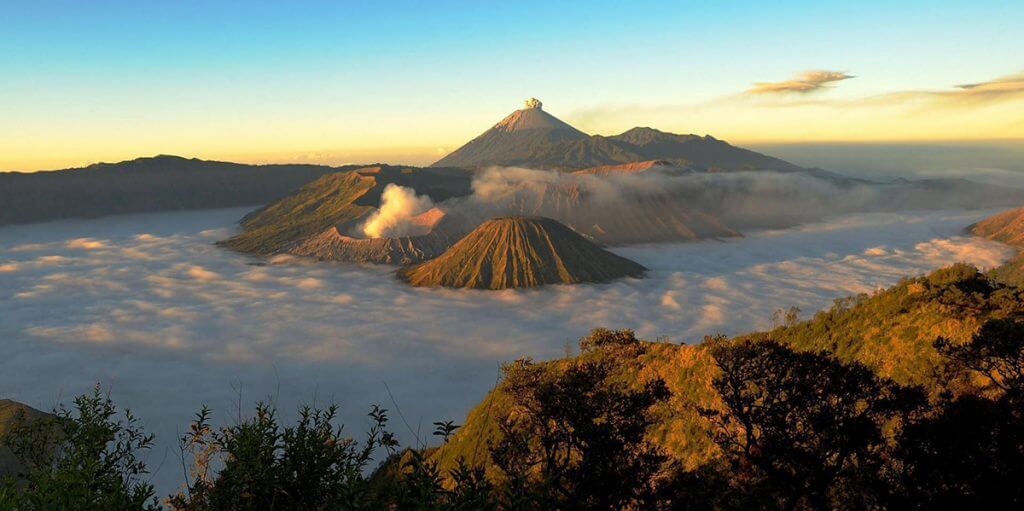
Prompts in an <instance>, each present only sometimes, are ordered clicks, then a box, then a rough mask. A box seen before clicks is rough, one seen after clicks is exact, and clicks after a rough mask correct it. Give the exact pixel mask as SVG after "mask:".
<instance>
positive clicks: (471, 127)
mask: <svg viewBox="0 0 1024 511" xmlns="http://www.w3.org/2000/svg"><path fill="white" fill-rule="evenodd" d="M1021 26H1024V3H1021V2H1008V1H1001V2H987V1H973V2H943V1H933V2H899V3H898V5H894V3H893V2H877V1H870V0H869V1H862V2H856V3H853V2H823V1H819V2H813V3H812V2H770V3H769V2H747V1H734V2H680V1H666V2H660V1H651V2H603V1H590V2H575V1H562V2H530V1H522V2H501V3H498V2H456V1H451V2H396V1H376V2H344V1H327V0H295V1H290V2H260V1H245V2H243V1H209V0H205V1H198V0H180V1H175V2H138V1H120V0H97V1H94V2H81V1H77V0H75V1H63V0H3V1H2V2H0V92H2V94H0V169H2V170H41V169H53V168H62V167H68V166H77V165H84V164H88V163H92V162H96V161H118V160H123V159H129V158H134V157H139V156H149V155H154V154H179V155H183V156H192V157H201V158H215V159H225V160H233V161H247V162H291V161H296V162H315V163H328V164H340V163H349V162H374V161H386V162H394V163H408V164H425V163H430V162H432V161H434V160H436V159H438V158H440V156H442V155H443V154H445V153H447V152H448V151H451V150H453V149H455V148H457V147H458V146H459V145H461V144H462V143H464V142H466V141H468V140H469V139H471V138H472V137H474V136H476V135H477V134H479V133H480V132H482V131H484V130H485V129H487V128H488V127H490V126H491V125H493V124H494V123H496V122H497V121H499V120H500V119H501V118H502V117H503V116H505V115H507V114H508V113H510V112H511V111H512V110H514V109H516V108H519V107H520V106H521V105H522V101H523V100H524V99H526V98H528V97H537V98H540V99H541V100H542V101H543V102H544V105H545V109H546V110H548V111H549V112H551V113H553V114H554V115H556V116H558V117H560V118H562V119H563V120H565V121H567V122H570V123H571V124H573V125H575V126H577V127H578V128H580V129H582V130H584V131H586V132H588V133H595V134H605V135H610V134H615V133H618V132H621V131H624V130H626V129H628V128H630V127H632V126H635V125H647V126H653V127H657V128H660V129H663V130H667V131H673V132H685V133H691V132H692V133H698V134H712V135H714V136H716V137H718V138H723V139H726V140H729V141H731V142H734V143H738V144H753V143H762V144H767V143H806V142H920V141H931V142H934V141H939V142H941V141H972V140H996V139H1010V140H1013V139H1024V58H1022V55H1024V30H1021V29H1020V27H1021Z"/></svg>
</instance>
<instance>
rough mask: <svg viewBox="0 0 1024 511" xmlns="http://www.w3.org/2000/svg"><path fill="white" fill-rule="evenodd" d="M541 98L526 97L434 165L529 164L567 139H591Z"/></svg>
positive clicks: (569, 140)
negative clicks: (521, 104)
mask: <svg viewBox="0 0 1024 511" xmlns="http://www.w3.org/2000/svg"><path fill="white" fill-rule="evenodd" d="M542 107H543V105H542V104H541V102H540V101H538V100H537V99H534V98H530V99H528V100H526V104H525V106H524V107H523V108H522V109H519V110H516V111H515V112H512V113H511V114H509V115H508V116H507V117H505V118H504V119H502V120H501V122H499V123H498V124H495V125H494V126H493V127H491V129H489V130H487V131H485V132H483V133H482V134H481V135H480V136H478V137H476V138H474V139H473V140H471V141H469V143H467V144H466V145H464V146H462V147H460V148H459V149H457V150H456V151H455V152H453V153H451V154H449V155H448V156H445V157H444V158H441V159H440V160H438V161H437V162H435V163H434V164H433V166H434V167H481V166H486V165H497V164H501V165H517V164H526V163H528V162H529V161H530V160H532V159H534V158H535V156H533V155H535V154H537V153H542V152H543V151H544V150H545V149H547V148H550V147H553V146H559V144H561V143H563V142H572V141H576V140H587V139H588V138H590V137H589V135H587V134H586V133H583V132H582V131H580V130H578V129H576V128H573V127H572V126H570V125H568V124H566V123H565V122H562V121H561V120H559V119H558V118H557V117H555V116H553V115H551V114H549V113H547V112H545V111H544V110H543V108H542Z"/></svg>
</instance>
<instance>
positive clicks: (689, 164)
mask: <svg viewBox="0 0 1024 511" xmlns="http://www.w3.org/2000/svg"><path fill="white" fill-rule="evenodd" d="M652 160H655V161H657V160H660V161H661V164H662V166H671V167H683V168H687V169H691V170H698V171H722V170H727V171H728V170H776V171H784V172H792V171H802V170H808V169H803V168H801V167H798V166H796V165H793V164H792V163H789V162H786V161H783V160H780V159H778V158H772V157H770V156H766V155H763V154H760V153H756V152H754V151H749V150H747V149H742V148H739V147H735V146H732V145H729V144H728V143H726V142H724V141H721V140H718V139H716V138H714V137H711V136H708V135H705V136H700V135H677V134H675V133H666V132H663V131H659V130H656V129H652V128H633V129H630V130H628V131H626V132H624V133H621V134H619V135H614V136H610V137H604V136H600V135H588V134H586V133H584V132H582V131H580V130H578V129H576V128H574V127H572V126H570V125H569V124H567V123H565V122H564V121H562V120H560V119H558V118H557V117H555V116H553V115H551V114H549V113H547V112H546V111H544V109H543V104H542V103H541V102H540V101H538V100H537V99H534V98H530V99H528V100H526V104H525V106H524V108H522V109H519V110H516V111H515V112H512V113H511V114H510V115H508V116H507V117H505V118H504V119H503V120H502V121H501V122H499V123H498V124H495V125H494V126H493V127H491V129H489V130H487V131H485V132H484V133H482V134H481V135H480V136H478V137H476V138H474V139H473V140H471V141H469V142H468V143H467V144H465V145H463V146H462V147H460V148H458V149H456V150H455V151H453V152H452V153H451V154H449V155H447V156H445V157H444V158H441V159H440V160H438V161H437V162H435V163H434V164H433V166H434V167H462V168H483V167H488V166H503V167H514V166H518V167H528V168H533V169H549V170H580V169H587V168H591V167H600V166H607V165H611V166H617V165H622V164H628V163H639V162H645V161H652Z"/></svg>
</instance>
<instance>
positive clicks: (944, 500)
mask: <svg viewBox="0 0 1024 511" xmlns="http://www.w3.org/2000/svg"><path fill="white" fill-rule="evenodd" d="M935 344H936V348H937V349H938V350H939V352H940V353H942V354H943V355H944V356H947V357H949V358H950V359H951V361H952V363H953V364H954V365H955V366H956V367H958V368H960V369H962V370H965V371H973V372H974V373H976V374H977V375H979V376H980V377H981V378H983V379H985V380H987V383H988V384H987V385H985V386H983V388H982V391H983V392H984V393H986V394H992V393H993V392H994V393H995V396H994V398H992V399H987V398H985V397H982V396H980V395H961V396H957V397H955V398H953V397H951V396H949V395H946V396H943V399H942V400H941V401H940V402H939V403H936V406H935V412H934V413H933V414H931V415H929V416H927V417H924V418H923V419H921V420H919V421H916V422H914V423H912V424H910V425H908V426H907V427H906V428H904V429H903V431H902V433H901V437H900V442H899V446H898V449H897V450H896V454H895V456H894V457H895V458H896V459H897V460H898V462H899V463H900V465H899V467H900V472H899V475H900V478H899V480H900V482H901V483H902V484H903V488H904V492H903V494H902V497H903V500H902V501H901V502H899V506H900V507H903V508H911V507H914V508H917V509H935V508H960V509H1020V508H1022V507H1024V486H1021V484H1020V481H1022V480H1024V323H1020V322H1014V321H1009V320H992V321H989V322H987V323H985V324H984V325H982V327H981V329H980V330H979V331H978V333H977V334H975V335H974V337H973V338H972V339H971V341H970V342H968V343H964V344H955V343H951V342H950V341H949V340H947V339H941V338H940V339H938V340H936V342H935Z"/></svg>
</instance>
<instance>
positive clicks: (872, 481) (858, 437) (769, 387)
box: [701, 340, 924, 509]
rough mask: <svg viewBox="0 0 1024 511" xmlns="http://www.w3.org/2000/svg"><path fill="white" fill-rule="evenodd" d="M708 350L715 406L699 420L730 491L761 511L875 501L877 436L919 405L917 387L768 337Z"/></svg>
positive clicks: (880, 455) (880, 459)
mask: <svg viewBox="0 0 1024 511" xmlns="http://www.w3.org/2000/svg"><path fill="white" fill-rule="evenodd" d="M709 349H711V353H712V355H713V356H714V358H715V361H716V362H717V364H718V367H719V369H720V371H721V373H720V374H719V375H718V376H717V377H716V378H715V379H714V382H713V386H714V388H715V389H716V391H717V392H718V394H719V396H720V398H721V400H722V407H721V408H720V409H703V410H701V414H702V415H703V416H704V417H706V418H707V419H709V420H710V422H711V425H712V432H711V435H712V439H713V440H714V441H715V442H716V443H717V444H718V446H719V447H720V448H721V449H722V452H723V454H724V457H725V459H726V462H727V463H728V465H729V470H730V471H731V472H732V474H733V478H734V481H735V482H736V483H738V488H737V489H738V491H740V492H743V493H747V494H748V495H752V496H754V497H755V498H754V500H753V501H752V502H757V503H759V506H761V507H766V508H780V509H838V508H842V509H870V508H874V507H878V506H879V505H880V502H882V499H884V498H885V496H886V495H887V494H888V486H887V485H886V484H885V480H884V479H883V478H882V477H881V476H880V475H879V474H880V472H881V470H882V468H883V466H884V459H885V457H884V452H885V449H886V447H887V438H886V435H885V433H884V431H885V429H886V427H887V426H888V425H891V424H894V423H899V422H900V421H901V420H905V418H906V417H908V416H910V415H911V414H912V413H914V412H915V411H916V410H918V409H919V408H920V407H921V406H922V405H923V404H924V394H923V392H922V391H921V390H920V389H917V388H909V387H903V386H900V385H898V384H896V383H894V382H892V381H891V380H888V379H885V378H880V377H878V376H877V375H875V374H874V373H873V372H872V371H871V370H870V369H868V368H867V367H865V366H863V365H860V364H844V363H841V362H839V361H838V360H836V359H835V358H833V357H832V356H830V355H829V354H827V353H811V352H795V351H793V350H791V349H789V348H787V347H785V346H783V345H781V344H779V343H776V342H774V341H770V340H759V341H758V340H742V341H724V340H717V341H712V342H711V344H710V345H709Z"/></svg>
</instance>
